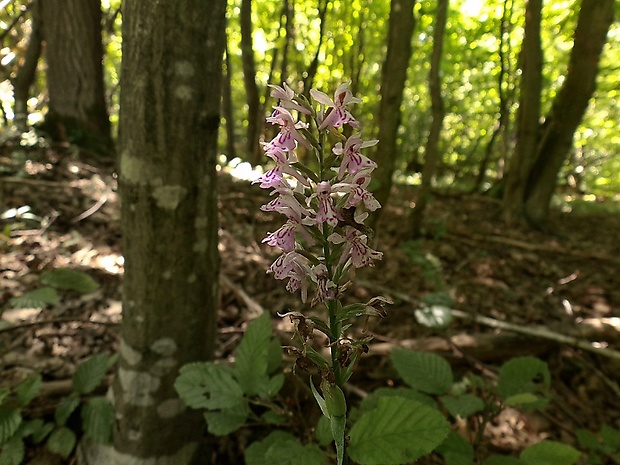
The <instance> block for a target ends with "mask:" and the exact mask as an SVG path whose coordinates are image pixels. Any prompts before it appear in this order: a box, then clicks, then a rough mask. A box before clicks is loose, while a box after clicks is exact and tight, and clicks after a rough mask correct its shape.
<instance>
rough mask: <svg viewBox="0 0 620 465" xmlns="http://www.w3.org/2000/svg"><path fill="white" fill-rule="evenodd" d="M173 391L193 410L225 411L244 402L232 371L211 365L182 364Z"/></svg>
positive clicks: (224, 367)
mask: <svg viewBox="0 0 620 465" xmlns="http://www.w3.org/2000/svg"><path fill="white" fill-rule="evenodd" d="M174 388H175V389H176V391H177V393H178V394H179V397H180V398H181V400H182V401H183V402H184V403H185V405H187V406H188V407H190V408H194V409H202V408H206V409H211V410H214V409H220V408H221V409H225V408H231V407H234V406H236V405H239V404H240V403H242V402H243V390H242V389H241V386H239V383H237V381H236V380H235V379H234V378H233V374H232V369H231V368H230V367H228V366H226V365H222V364H216V363H213V362H201V363H189V364H187V365H184V366H183V367H182V368H181V370H180V372H179V376H178V377H177V379H176V381H175V382H174Z"/></svg>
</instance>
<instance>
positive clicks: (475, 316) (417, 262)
mask: <svg viewBox="0 0 620 465" xmlns="http://www.w3.org/2000/svg"><path fill="white" fill-rule="evenodd" d="M13 149H15V148H11V147H8V148H7V147H5V148H4V149H2V151H0V168H1V169H2V173H0V174H1V175H2V178H0V207H1V211H2V212H9V213H5V214H4V215H3V219H2V220H1V224H0V230H2V229H3V231H4V232H3V233H2V235H1V236H0V249H1V250H0V309H3V312H2V320H1V321H2V322H1V323H0V373H1V377H0V385H2V386H7V385H8V386H11V385H15V384H16V383H17V382H19V380H21V379H23V377H25V376H26V375H28V374H30V373H32V372H38V373H41V374H42V375H43V377H44V381H45V382H44V385H43V389H42V391H41V392H42V397H41V398H40V399H37V401H36V402H35V403H34V404H33V405H34V406H33V407H32V408H33V411H31V412H28V414H32V415H48V416H52V415H53V410H54V408H55V406H56V404H57V403H58V400H59V398H60V397H61V396H63V395H67V394H68V393H69V392H70V389H71V387H70V386H71V385H70V378H71V375H72V373H73V371H74V370H75V367H76V365H77V363H79V362H80V361H82V360H84V359H85V358H86V357H88V356H90V355H92V354H95V353H99V352H102V351H103V352H106V351H107V352H113V351H115V350H116V348H117V345H118V333H119V322H120V319H121V293H120V285H121V280H122V272H123V259H122V255H121V244H120V238H121V235H120V224H119V220H120V215H119V205H118V197H117V194H116V177H115V174H114V171H113V166H112V164H107V165H105V166H102V163H101V161H100V160H96V159H87V158H86V159H85V158H84V157H81V158H78V157H77V156H76V154H74V153H71V152H70V151H69V150H67V149H57V150H50V149H48V150H45V151H37V152H33V153H21V156H23V158H24V160H26V159H30V160H31V161H28V162H26V163H24V162H23V161H21V162H20V161H15V160H16V152H11V151H12V150H13ZM17 158H18V157H17ZM219 189H220V207H221V209H220V211H221V231H220V238H221V242H220V251H221V258H222V268H221V272H222V277H221V308H220V309H219V311H218V321H219V334H218V352H217V356H218V357H220V358H226V357H230V356H231V354H232V353H233V352H234V348H235V346H236V345H237V343H238V341H239V338H240V337H241V334H242V331H243V328H244V327H245V325H246V324H247V322H248V321H249V320H250V319H251V318H253V317H254V316H256V315H257V314H259V313H260V312H262V311H268V312H270V314H271V315H272V316H273V326H274V328H278V329H279V330H281V331H282V332H286V331H290V329H291V328H290V325H288V321H285V320H283V319H281V318H280V317H278V316H277V312H281V313H282V312H286V311H291V310H303V308H302V307H301V304H300V303H299V301H298V297H297V296H294V295H290V294H288V293H287V292H286V290H285V289H284V286H283V283H282V282H281V281H275V280H274V279H273V277H272V276H270V275H267V274H266V269H267V268H268V266H269V265H270V263H271V262H272V261H273V260H274V258H275V256H276V254H275V251H274V250H271V249H270V248H269V247H266V246H264V245H263V244H261V240H262V238H263V237H264V236H265V234H266V232H267V231H273V230H274V229H275V228H276V227H277V225H278V221H280V220H281V219H280V218H275V217H274V216H273V215H271V214H267V213H264V212H261V211H260V210H259V206H260V205H261V204H262V203H265V201H266V199H267V196H266V195H267V194H266V193H265V192H264V191H261V190H260V189H259V188H258V187H257V186H252V185H250V183H248V182H246V181H237V180H234V179H233V178H231V177H230V176H229V175H227V174H223V173H222V174H221V175H220V184H219ZM412 198H413V191H412V190H411V188H406V187H402V188H399V190H398V192H396V193H395V195H393V196H392V200H391V204H390V205H389V206H388V207H387V208H386V209H385V211H384V212H383V217H382V222H381V225H383V226H381V227H380V229H379V230H378V233H377V236H376V240H377V245H376V248H377V249H379V250H381V251H383V253H384V257H383V260H382V261H380V262H378V263H377V265H376V266H375V267H374V268H370V269H365V270H363V272H360V273H359V274H358V278H359V281H357V283H356V284H355V286H354V287H352V288H351V289H350V291H349V294H350V296H351V299H354V300H358V301H366V300H368V299H369V298H371V297H373V296H375V295H377V294H383V295H387V296H390V297H391V298H392V299H393V300H394V302H395V303H394V305H392V306H390V308H389V309H388V310H389V311H388V316H387V317H386V318H385V319H384V320H382V321H381V322H380V323H379V324H378V325H377V326H376V327H374V328H373V334H374V335H375V338H374V340H373V341H372V343H371V344H370V352H369V354H368V355H367V356H366V357H365V358H364V359H363V360H362V361H361V363H360V366H359V368H358V370H357V374H356V376H355V377H354V378H353V380H352V387H351V389H350V390H349V393H348V394H349V395H350V398H351V401H352V402H353V403H354V404H355V403H356V402H358V401H359V399H360V397H363V396H364V395H365V393H368V392H370V391H372V390H373V389H375V388H377V387H380V386H392V385H395V384H396V385H397V384H398V383H400V381H399V380H398V378H397V377H396V374H395V372H394V370H393V369H392V368H391V367H390V363H389V358H388V354H389V350H390V349H391V348H392V347H410V348H417V349H421V350H429V351H435V352H437V353H440V354H442V355H445V356H446V357H447V358H448V360H449V361H450V362H451V364H452V366H453V369H454V371H455V373H456V376H457V378H461V377H463V376H466V375H468V374H476V375H481V376H483V377H485V379H488V380H490V381H492V380H494V379H496V374H497V369H498V367H499V366H500V365H501V364H502V363H503V362H505V361H506V360H508V359H510V358H511V357H516V356H523V355H532V356H536V357H539V358H541V359H543V360H545V361H546V362H547V363H548V364H549V367H550V370H551V375H552V387H551V397H552V400H551V402H550V404H549V406H548V407H547V408H546V409H544V410H543V411H541V412H538V413H527V414H526V413H522V412H519V411H518V410H515V409H512V408H505V409H503V410H502V412H501V413H500V414H498V415H497V416H496V417H494V418H492V420H491V421H490V422H489V423H488V424H486V427H485V430H484V434H483V435H482V436H481V438H482V441H481V442H480V446H479V448H478V454H479V456H480V457H484V456H485V455H486V454H488V453H502V454H513V455H517V454H518V452H519V451H520V450H522V449H523V448H524V447H526V446H527V445H530V444H532V443H535V442H538V441H540V440H541V439H544V438H550V439H556V440H560V441H564V442H567V443H569V444H572V445H576V438H575V432H576V431H577V430H579V429H587V430H590V431H593V432H598V431H599V430H600V429H601V427H602V426H603V425H605V424H607V425H611V426H613V427H615V428H618V427H620V388H619V387H618V386H619V383H620V360H619V359H618V358H614V357H613V356H614V355H615V356H616V357H617V356H618V352H616V351H620V272H619V271H620V241H618V237H619V236H618V231H620V215H618V214H611V213H609V212H604V213H587V212H583V213H577V212H571V213H566V212H560V211H554V212H553V214H552V216H551V218H550V221H549V228H548V229H547V230H546V231H544V232H542V231H531V230H523V229H514V228H508V227H506V226H505V225H504V224H503V223H502V222H501V221H500V220H499V215H498V214H499V204H497V203H495V202H494V201H492V200H490V199H488V198H484V197H481V196H438V197H437V198H435V200H434V201H433V202H432V204H431V205H430V207H429V208H430V209H429V211H428V214H427V228H426V235H425V236H424V238H423V239H421V240H418V241H416V242H414V241H410V240H408V238H407V230H406V228H405V227H403V225H405V224H406V221H407V216H408V213H409V211H410V207H409V205H410V203H411V200H412ZM25 206H28V207H29V208H25ZM19 208H21V210H19V211H16V210H11V209H19ZM11 212H12V213H13V215H12V214H11ZM162 240H174V238H162ZM58 267H69V268H76V269H79V270H83V271H85V272H87V273H88V274H89V275H90V276H92V277H93V278H94V279H95V280H96V281H97V282H98V283H99V289H98V290H96V291H94V292H91V293H88V294H83V295H81V294H78V293H75V292H62V293H61V299H60V301H59V303H57V304H56V305H52V306H48V307H45V308H12V307H11V305H10V299H12V298H14V297H16V296H19V295H21V294H22V293H24V292H26V291H30V290H32V289H35V288H38V287H42V284H41V282H40V276H41V274H42V273H43V272H45V271H48V270H51V269H54V268H58ZM433 295H434V296H437V295H440V296H444V297H445V296H449V299H450V300H451V304H450V306H451V307H452V308H453V309H455V310H457V311H460V312H461V313H458V312H457V316H459V317H458V318H455V319H454V320H453V321H452V322H451V323H450V324H449V326H448V327H447V328H444V329H437V328H435V329H433V328H429V327H426V326H423V325H421V324H420V323H419V322H418V321H417V320H416V318H415V315H414V312H415V310H416V309H419V308H420V307H421V305H422V302H423V299H425V298H426V299H427V300H428V299H429V298H430V297H431V296H433ZM0 311H1V310H0ZM480 317H487V319H484V318H480ZM498 322H499V323H498ZM498 325H500V326H499V327H498ZM501 325H504V326H501ZM506 325H507V326H509V328H506ZM532 330H538V331H539V333H538V334H537V335H534V334H528V333H532ZM541 331H544V334H542V335H541ZM567 337H568V338H569V339H561V338H567ZM570 338H574V340H575V341H576V340H580V341H583V345H582V347H579V346H578V345H577V343H575V341H573V340H570ZM596 350H599V351H600V353H596ZM610 355H611V356H610ZM291 376H293V375H291ZM298 402H301V401H298ZM298 405H300V404H299V403H298ZM303 405H305V407H304V408H315V407H314V406H313V405H312V402H306V403H304V404H303ZM315 414H316V413H315ZM456 424H457V425H458V427H459V430H460V431H461V432H462V433H463V434H464V435H466V436H467V435H470V434H472V433H471V432H472V431H475V429H476V428H477V425H476V423H475V421H474V420H473V419H472V420H470V421H469V422H467V421H462V422H460V423H459V422H456ZM252 434H259V433H256V432H254V433H252ZM247 440H248V434H245V435H238V436H233V437H230V438H226V439H219V440H217V441H214V442H213V444H214V445H215V450H214V456H213V458H212V460H211V462H208V463H214V464H219V465H226V464H229V463H230V464H234V463H235V464H236V463H241V459H240V454H242V450H243V447H244V444H245V443H246V442H247ZM42 453H43V452H41V451H40V450H38V451H35V450H33V451H31V452H30V455H29V459H30V460H37V458H38V457H40V454H42ZM583 460H585V456H584V459H583ZM30 463H41V462H34V461H31V462H30ZM49 463H53V462H49ZM56 463H60V462H56ZM420 463H424V464H427V463H428V464H431V463H441V462H440V461H438V460H437V458H436V457H435V458H433V457H430V458H426V459H424V460H422V461H421V462H420ZM583 463H585V461H584V462H583ZM592 463H594V462H592ZM599 463H618V462H614V459H612V458H611V457H608V456H602V462H599Z"/></svg>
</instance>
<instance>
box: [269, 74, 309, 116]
mask: <svg viewBox="0 0 620 465" xmlns="http://www.w3.org/2000/svg"><path fill="white" fill-rule="evenodd" d="M269 87H271V88H272V89H273V90H272V91H271V96H272V97H274V98H277V99H278V100H279V106H281V107H282V108H286V109H288V110H297V111H298V112H300V113H304V114H306V115H309V114H310V110H309V109H308V108H306V107H304V106H302V105H300V104H298V103H297V102H295V100H294V99H295V97H296V95H295V92H294V91H293V89H291V88H290V87H289V86H288V84H287V83H286V82H284V83H283V84H282V87H280V86H276V85H273V84H269Z"/></svg>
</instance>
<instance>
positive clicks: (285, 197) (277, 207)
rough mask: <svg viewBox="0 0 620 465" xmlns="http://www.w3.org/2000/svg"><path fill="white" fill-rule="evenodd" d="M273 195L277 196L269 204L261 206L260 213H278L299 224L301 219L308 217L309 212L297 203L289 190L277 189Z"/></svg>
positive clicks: (285, 188) (284, 188)
mask: <svg viewBox="0 0 620 465" xmlns="http://www.w3.org/2000/svg"><path fill="white" fill-rule="evenodd" d="M273 194H279V195H278V197H276V198H275V199H273V200H272V201H270V202H269V203H267V204H265V205H263V206H261V207H260V209H261V210H262V211H265V212H278V213H281V214H283V215H285V216H286V217H287V218H289V219H292V220H295V221H297V222H299V223H301V222H302V218H305V217H308V216H310V211H309V210H308V209H307V208H305V207H303V206H302V205H301V204H300V203H299V202H298V201H297V199H296V198H295V195H294V194H293V191H292V190H291V189H290V188H287V187H277V188H275V189H274V191H273V192H272V195H273Z"/></svg>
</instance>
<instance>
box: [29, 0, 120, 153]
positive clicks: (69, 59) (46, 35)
mask: <svg viewBox="0 0 620 465" xmlns="http://www.w3.org/2000/svg"><path fill="white" fill-rule="evenodd" d="M38 7H39V12H40V16H39V18H40V25H41V33H42V37H43V40H44V41H45V59H46V62H47V70H46V75H47V88H48V92H49V112H48V115H47V117H46V121H45V124H44V129H45V130H47V131H48V132H49V133H50V135H51V136H52V137H53V138H54V139H56V140H61V141H66V142H72V143H76V144H78V145H81V146H84V147H86V148H89V149H91V150H94V151H96V152H99V153H108V154H109V153H111V152H112V138H111V134H110V120H109V117H108V111H107V106H106V101H105V92H104V84H103V64H102V60H103V45H102V42H101V3H100V1H99V0H42V1H40V2H39V4H38Z"/></svg>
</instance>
